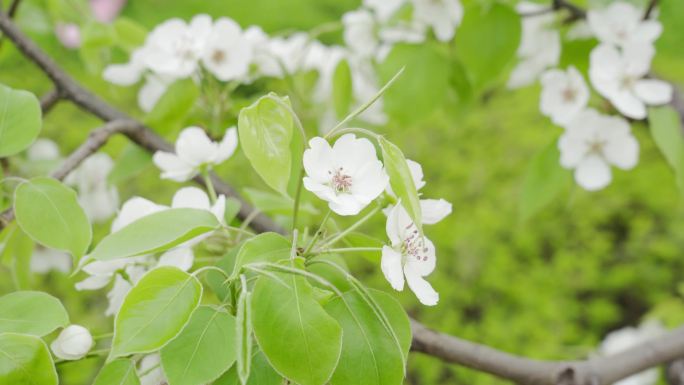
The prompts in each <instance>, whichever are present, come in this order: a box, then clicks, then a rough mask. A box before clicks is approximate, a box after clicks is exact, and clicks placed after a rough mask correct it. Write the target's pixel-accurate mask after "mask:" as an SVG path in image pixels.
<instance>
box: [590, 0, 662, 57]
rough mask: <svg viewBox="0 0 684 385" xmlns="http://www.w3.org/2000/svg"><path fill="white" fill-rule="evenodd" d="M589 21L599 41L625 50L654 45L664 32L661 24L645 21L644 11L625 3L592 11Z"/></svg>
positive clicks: (617, 2)
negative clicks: (637, 46) (640, 45)
mask: <svg viewBox="0 0 684 385" xmlns="http://www.w3.org/2000/svg"><path fill="white" fill-rule="evenodd" d="M587 21H588V22H589V27H590V28H591V30H592V31H593V32H594V35H596V38H598V40H599V41H601V42H602V43H607V44H614V45H616V46H618V47H623V48H624V47H627V46H630V45H634V44H646V45H650V44H653V43H654V42H655V40H656V39H657V38H658V37H659V36H660V34H661V33H662V31H663V27H662V26H661V25H660V22H658V21H657V20H644V11H642V10H641V9H639V8H637V7H636V6H634V5H633V4H630V3H627V2H624V1H615V2H612V3H610V5H608V6H607V7H605V8H599V9H596V8H595V9H590V10H589V11H588V12H587Z"/></svg>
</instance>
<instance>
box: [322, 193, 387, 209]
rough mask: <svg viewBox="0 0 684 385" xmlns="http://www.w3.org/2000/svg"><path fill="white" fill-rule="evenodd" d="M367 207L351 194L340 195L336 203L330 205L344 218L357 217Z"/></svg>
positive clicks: (331, 202) (332, 202)
mask: <svg viewBox="0 0 684 385" xmlns="http://www.w3.org/2000/svg"><path fill="white" fill-rule="evenodd" d="M383 189H384V187H383ZM381 191H382V190H381ZM366 205H367V203H365V202H360V201H359V200H358V199H357V198H356V197H354V196H353V195H351V194H339V195H337V199H335V201H329V204H328V206H329V207H330V209H331V210H332V211H333V212H335V213H336V214H338V215H343V216H350V215H356V214H358V213H359V212H361V210H363V208H364V207H366Z"/></svg>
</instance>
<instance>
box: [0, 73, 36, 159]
mask: <svg viewBox="0 0 684 385" xmlns="http://www.w3.org/2000/svg"><path fill="white" fill-rule="evenodd" d="M42 119H43V118H42V112H41V110H40V102H38V99H37V98H36V96H35V95H33V94H32V93H30V92H28V91H22V90H13V89H11V88H9V87H7V86H4V85H2V84H0V158H4V157H7V156H10V155H14V154H17V153H19V152H21V151H23V150H24V149H26V148H28V147H29V146H30V145H31V143H33V141H34V140H36V137H38V133H39V132H40V128H41V126H42V124H43V123H42Z"/></svg>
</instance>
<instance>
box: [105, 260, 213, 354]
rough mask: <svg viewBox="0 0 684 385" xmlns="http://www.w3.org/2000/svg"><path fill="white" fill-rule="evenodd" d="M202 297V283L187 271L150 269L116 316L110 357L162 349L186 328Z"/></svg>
mask: <svg viewBox="0 0 684 385" xmlns="http://www.w3.org/2000/svg"><path fill="white" fill-rule="evenodd" d="M201 297H202V285H201V284H200V282H199V281H198V280H197V278H195V277H194V276H192V275H190V274H188V273H186V272H184V271H181V270H179V269H177V268H175V267H159V268H156V269H154V270H152V271H150V272H148V273H147V274H145V275H144V276H143V277H142V278H141V279H140V281H139V282H138V284H137V285H135V287H133V289H131V291H130V292H129V293H128V295H126V298H125V299H124V302H123V304H122V305H121V309H120V310H119V313H118V314H117V315H116V320H115V321H114V338H113V340H112V350H111V352H110V353H109V358H110V359H114V358H118V357H123V356H126V355H129V354H132V353H149V352H153V351H156V350H159V349H160V348H162V347H163V346H164V345H166V344H167V343H168V342H169V341H171V340H172V339H173V338H175V337H176V336H177V335H178V334H179V333H180V332H181V330H183V327H184V326H185V324H186V323H187V322H188V320H189V319H190V316H191V315H192V313H193V312H194V311H195V309H196V308H197V306H198V305H199V301H200V298H201Z"/></svg>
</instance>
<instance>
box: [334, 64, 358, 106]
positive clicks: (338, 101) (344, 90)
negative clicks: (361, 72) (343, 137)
mask: <svg viewBox="0 0 684 385" xmlns="http://www.w3.org/2000/svg"><path fill="white" fill-rule="evenodd" d="M332 90H333V92H332V100H333V107H334V108H335V115H336V116H337V118H338V119H342V118H344V117H345V116H347V113H349V109H350V107H351V103H352V101H353V98H352V96H353V95H352V75H351V69H350V68H349V63H348V62H347V60H340V62H339V63H338V64H337V67H336V68H335V73H334V74H333V79H332Z"/></svg>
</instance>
